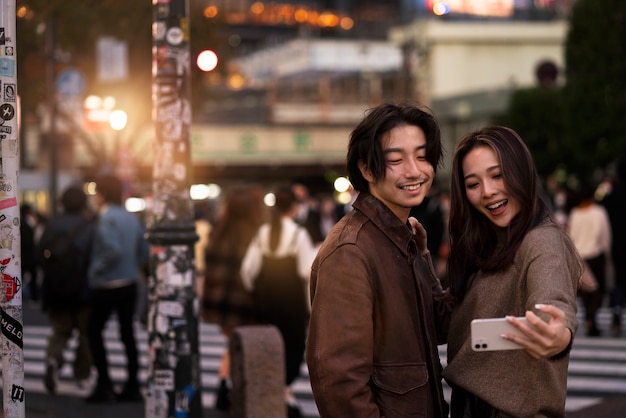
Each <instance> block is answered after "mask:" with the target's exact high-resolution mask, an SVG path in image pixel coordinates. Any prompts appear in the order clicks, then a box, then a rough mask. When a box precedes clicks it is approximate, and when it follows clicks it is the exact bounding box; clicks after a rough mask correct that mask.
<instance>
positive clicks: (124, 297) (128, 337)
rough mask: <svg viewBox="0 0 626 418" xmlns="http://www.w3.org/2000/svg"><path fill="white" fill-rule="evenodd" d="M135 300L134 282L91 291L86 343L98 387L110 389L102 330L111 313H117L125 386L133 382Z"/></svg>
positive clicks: (135, 370)
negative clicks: (124, 354) (89, 347)
mask: <svg viewBox="0 0 626 418" xmlns="http://www.w3.org/2000/svg"><path fill="white" fill-rule="evenodd" d="M136 303H137V284H135V283H133V284H131V285H128V286H123V287H117V288H113V289H96V290H95V291H94V292H93V302H92V313H91V321H90V329H89V343H90V345H91V354H92V357H93V362H94V365H95V366H96V369H97V370H98V386H97V387H98V389H110V388H112V386H113V383H112V381H111V377H110V376H109V363H108V361H107V355H106V349H105V348H104V340H103V338H102V332H103V331H104V327H105V326H106V323H107V321H108V319H109V317H110V316H111V314H112V313H113V312H115V313H116V314H117V320H118V322H119V326H120V328H119V330H120V338H121V340H122V343H123V344H124V348H125V350H126V359H127V364H126V370H127V372H128V381H127V383H126V385H127V387H128V386H133V385H137V386H138V380H137V373H138V370H139V359H138V353H137V343H136V341H135V332H134V328H133V322H134V321H133V319H134V314H135V304H136Z"/></svg>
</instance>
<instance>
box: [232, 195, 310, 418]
mask: <svg viewBox="0 0 626 418" xmlns="http://www.w3.org/2000/svg"><path fill="white" fill-rule="evenodd" d="M274 196H275V198H276V201H275V204H274V206H273V207H272V208H271V221H270V222H269V223H265V224H263V225H262V226H261V227H260V228H259V230H258V233H257V234H256V235H255V237H254V238H253V239H252V242H251V243H250V245H249V247H248V249H247V251H246V254H245V256H244V258H243V260H242V263H241V278H242V280H243V283H244V286H245V287H246V288H247V289H248V290H249V291H252V292H253V293H254V297H255V301H256V306H257V310H258V314H259V320H260V321H262V322H263V323H267V324H272V325H275V326H276V327H277V328H278V329H279V331H280V333H281V335H282V337H283V342H284V346H285V372H286V375H285V383H286V388H285V401H286V405H287V408H288V416H289V418H294V417H299V416H301V412H300V408H299V406H298V404H297V401H296V399H295V397H294V395H293V392H292V390H291V384H292V383H293V382H294V381H295V379H296V378H297V377H298V376H299V375H300V366H301V365H302V362H303V360H304V346H305V342H306V328H307V321H308V318H309V302H308V300H307V294H308V293H307V291H306V289H307V288H308V282H309V276H310V274H311V263H312V261H313V258H314V257H315V249H314V247H313V242H312V240H311V237H310V236H309V233H308V232H307V230H306V229H304V228H303V227H301V226H299V225H298V224H297V223H296V222H295V221H294V216H295V215H296V211H297V209H298V205H297V202H296V198H295V195H294V193H293V190H292V189H291V188H290V187H283V188H279V189H278V190H276V191H275V192H274Z"/></svg>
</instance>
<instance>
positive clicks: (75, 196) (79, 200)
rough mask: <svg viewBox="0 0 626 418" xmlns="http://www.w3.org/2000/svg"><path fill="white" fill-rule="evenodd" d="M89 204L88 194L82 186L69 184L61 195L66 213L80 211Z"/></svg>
mask: <svg viewBox="0 0 626 418" xmlns="http://www.w3.org/2000/svg"><path fill="white" fill-rule="evenodd" d="M86 205H87V195H86V194H85V192H84V191H83V189H82V187H80V186H69V187H68V188H67V189H65V191H64V192H63V194H62V195H61V206H63V210H64V211H65V212H66V213H79V212H81V211H83V210H84V209H85V207H86Z"/></svg>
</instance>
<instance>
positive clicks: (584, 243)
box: [567, 203, 611, 259]
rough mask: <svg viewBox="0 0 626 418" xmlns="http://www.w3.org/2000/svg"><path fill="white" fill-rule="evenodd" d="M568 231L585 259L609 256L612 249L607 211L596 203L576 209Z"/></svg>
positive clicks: (571, 216)
mask: <svg viewBox="0 0 626 418" xmlns="http://www.w3.org/2000/svg"><path fill="white" fill-rule="evenodd" d="M567 231H568V233H569V235H570V237H571V238H572V241H573V242H574V245H575V246H576V249H577V250H578V253H579V254H580V256H581V257H582V258H584V259H590V258H594V257H597V256H599V255H600V254H603V253H604V254H608V253H609V250H610V248H611V227H610V223H609V216H608V214H607V212H606V209H605V208H604V207H603V206H600V205H598V204H596V203H594V204H592V205H589V206H586V207H582V208H579V207H576V208H574V209H572V211H571V212H570V215H569V220H568V225H567Z"/></svg>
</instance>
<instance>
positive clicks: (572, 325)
mask: <svg viewBox="0 0 626 418" xmlns="http://www.w3.org/2000/svg"><path fill="white" fill-rule="evenodd" d="M450 186H451V187H450V202H451V207H450V228H449V230H450V242H451V247H450V254H449V258H448V279H449V281H450V291H451V297H452V302H453V304H454V306H453V310H452V316H451V318H450V326H449V330H448V357H447V359H448V365H447V366H446V368H445V369H444V371H443V377H444V378H445V379H446V381H447V382H448V384H449V385H450V387H451V388H452V396H451V409H450V412H451V413H450V416H451V417H452V418H461V417H463V418H466V417H477V418H478V417H480V418H482V417H505V416H506V417H512V416H515V417H564V416H565V397H566V394H567V368H568V364H569V351H570V349H571V345H572V341H573V338H574V335H575V333H576V329H577V326H578V322H577V319H576V289H577V286H578V281H579V279H580V277H581V274H582V263H581V261H580V259H579V257H578V255H577V254H576V249H575V247H574V245H573V243H572V242H571V240H570V239H569V237H568V236H567V234H566V232H565V231H564V230H563V228H562V227H561V226H560V225H559V224H558V223H557V222H556V221H555V220H554V218H553V217H552V215H551V212H550V206H549V203H548V202H547V199H545V194H544V193H543V192H542V190H541V183H540V180H539V176H538V174H537V170H536V168H535V164H534V162H533V159H532V156H531V154H530V152H529V151H528V148H527V147H526V145H525V144H524V142H523V140H522V139H521V138H520V137H519V135H518V134H517V133H516V132H514V131H513V130H511V129H508V128H505V127H501V126H490V127H486V128H483V129H481V130H478V131H476V132H472V133H469V134H467V135H466V136H464V137H463V138H462V139H461V141H460V142H459V144H458V145H457V146H456V149H455V151H454V156H453V160H452V171H451V185H450ZM522 316H525V317H526V320H527V324H526V325H525V324H524V323H523V322H521V321H519V320H517V319H515V317H522ZM504 317H507V320H508V321H509V322H510V323H511V324H512V325H513V326H515V327H516V328H518V329H519V330H520V331H521V332H522V333H523V335H524V337H518V336H514V335H513V334H511V333H505V334H504V335H503V336H502V337H503V338H505V339H507V340H510V341H513V342H515V343H517V344H519V345H520V346H521V347H520V348H521V349H519V350H505V351H484V350H482V351H475V350H474V347H473V345H472V343H471V332H470V330H471V328H470V323H471V321H472V320H473V319H478V318H504Z"/></svg>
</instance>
